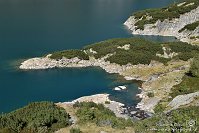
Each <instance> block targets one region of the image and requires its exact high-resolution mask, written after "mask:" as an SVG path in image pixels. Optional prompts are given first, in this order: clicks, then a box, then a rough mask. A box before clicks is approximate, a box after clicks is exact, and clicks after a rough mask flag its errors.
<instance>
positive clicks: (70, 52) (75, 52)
mask: <svg viewBox="0 0 199 133" xmlns="http://www.w3.org/2000/svg"><path fill="white" fill-rule="evenodd" d="M62 57H65V58H68V59H71V58H74V57H78V58H79V59H83V60H88V59H89V56H88V55H87V54H86V53H84V52H83V51H81V50H64V51H58V52H54V53H52V55H51V56H50V58H51V59H61V58H62Z"/></svg>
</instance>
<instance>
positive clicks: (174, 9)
mask: <svg viewBox="0 0 199 133" xmlns="http://www.w3.org/2000/svg"><path fill="white" fill-rule="evenodd" d="M181 2H183V1H181ZM181 2H180V3H181ZM185 2H186V4H184V5H182V6H177V5H178V4H179V3H174V4H171V5H169V6H168V7H165V8H157V9H147V10H143V11H139V12H136V13H134V14H133V16H135V18H136V19H141V18H142V19H141V20H139V21H138V22H137V23H136V24H135V26H137V27H136V28H137V29H141V30H144V25H146V24H154V23H155V22H157V21H158V20H160V21H164V20H165V19H169V20H172V19H173V18H179V17H180V15H181V14H184V13H187V12H190V11H191V10H193V9H196V8H197V7H198V5H199V1H198V0H185ZM189 3H195V4H194V5H190V6H185V5H187V4H189ZM147 16H152V19H147Z"/></svg>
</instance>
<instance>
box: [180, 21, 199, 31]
mask: <svg viewBox="0 0 199 133" xmlns="http://www.w3.org/2000/svg"><path fill="white" fill-rule="evenodd" d="M198 26H199V21H197V22H194V23H192V24H188V25H186V26H185V27H183V28H182V29H181V30H179V32H183V31H184V30H189V31H194V30H195V29H196V28H197V27H198Z"/></svg>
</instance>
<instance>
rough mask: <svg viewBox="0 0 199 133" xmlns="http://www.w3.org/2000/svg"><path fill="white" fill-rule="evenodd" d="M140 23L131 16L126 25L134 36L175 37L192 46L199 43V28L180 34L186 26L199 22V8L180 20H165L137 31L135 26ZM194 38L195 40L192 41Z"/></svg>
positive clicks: (183, 15) (182, 16) (181, 16)
mask: <svg viewBox="0 0 199 133" xmlns="http://www.w3.org/2000/svg"><path fill="white" fill-rule="evenodd" d="M149 17H150V16H149ZM138 21H139V20H137V19H135V16H130V17H129V18H128V19H127V20H126V22H125V23H124V25H125V26H127V28H128V29H129V30H130V31H131V32H132V34H138V35H158V36H174V37H176V38H177V39H179V40H180V41H183V42H187V43H190V44H194V43H196V42H198V41H199V39H198V38H197V37H198V36H199V27H197V28H196V29H195V30H194V31H189V30H184V31H182V32H179V30H181V29H182V28H183V27H184V26H186V25H188V24H192V23H194V22H196V21H199V7H197V8H196V9H194V10H192V11H190V12H188V13H185V14H182V15H180V17H179V18H174V19H172V20H168V19H165V20H164V21H162V22H161V21H160V20H158V21H157V22H156V23H154V24H146V25H144V30H140V29H136V27H137V26H135V24H136V23H137V22H138ZM193 37H195V38H194V39H192V38H193Z"/></svg>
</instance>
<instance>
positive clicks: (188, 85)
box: [170, 55, 199, 98]
mask: <svg viewBox="0 0 199 133" xmlns="http://www.w3.org/2000/svg"><path fill="white" fill-rule="evenodd" d="M197 91H199V56H198V55H196V56H195V57H194V58H193V61H192V63H191V68H190V71H189V73H188V74H186V75H185V76H184V77H183V79H182V82H181V83H180V84H178V85H176V86H174V87H173V88H172V93H171V94H170V95H171V96H172V97H173V98H174V97H176V96H178V95H183V94H189V93H193V92H197Z"/></svg>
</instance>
